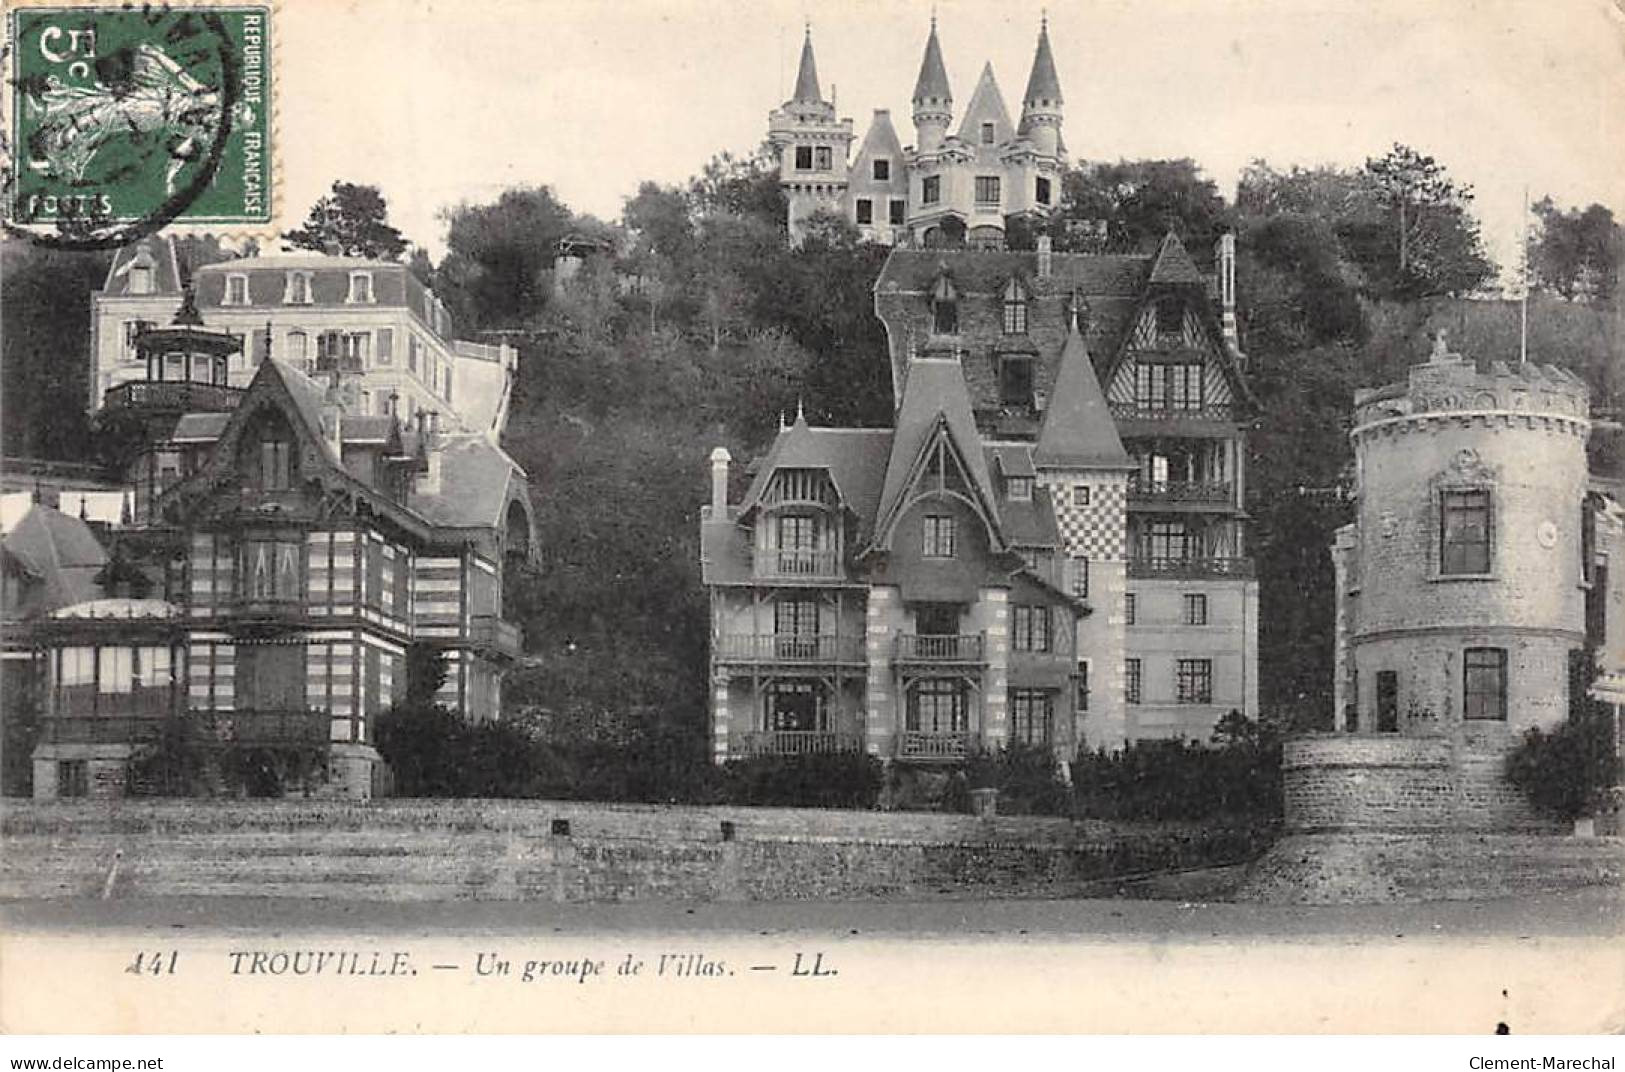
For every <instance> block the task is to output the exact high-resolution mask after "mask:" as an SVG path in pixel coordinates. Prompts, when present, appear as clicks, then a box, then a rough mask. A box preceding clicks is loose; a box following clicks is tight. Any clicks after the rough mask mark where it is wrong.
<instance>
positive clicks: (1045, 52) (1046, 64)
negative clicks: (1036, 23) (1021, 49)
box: [1021, 19, 1061, 104]
mask: <svg viewBox="0 0 1625 1072" xmlns="http://www.w3.org/2000/svg"><path fill="white" fill-rule="evenodd" d="M1021 100H1022V103H1023V104H1033V103H1036V102H1038V101H1041V100H1045V101H1051V102H1053V103H1055V104H1060V103H1061V79H1060V76H1059V75H1057V74H1056V73H1055V57H1054V55H1052V54H1051V53H1050V48H1049V20H1048V19H1045V20H1044V24H1043V25H1042V26H1041V27H1039V30H1038V50H1037V51H1036V52H1034V53H1033V69H1032V73H1031V74H1029V75H1028V76H1027V92H1026V93H1025V94H1023V95H1022V98H1021Z"/></svg>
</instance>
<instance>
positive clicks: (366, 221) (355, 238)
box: [282, 182, 407, 261]
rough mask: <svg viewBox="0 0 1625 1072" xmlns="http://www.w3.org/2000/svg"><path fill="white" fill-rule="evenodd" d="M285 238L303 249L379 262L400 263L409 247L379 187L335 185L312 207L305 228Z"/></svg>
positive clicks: (354, 184) (343, 183)
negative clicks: (393, 223)
mask: <svg viewBox="0 0 1625 1072" xmlns="http://www.w3.org/2000/svg"><path fill="white" fill-rule="evenodd" d="M282 237H283V239H284V240H286V241H288V242H291V243H292V244H293V245H295V246H298V247H299V248H300V249H314V250H318V251H321V252H333V253H338V254H341V255H343V256H346V257H365V258H367V259H368V260H379V261H393V260H399V259H400V256H401V254H402V253H404V252H406V246H407V242H406V239H405V238H404V237H402V236H401V232H400V231H398V230H396V229H395V228H394V227H391V226H390V225H389V206H388V204H387V203H386V202H385V201H384V195H383V194H382V193H380V192H379V191H378V187H376V186H362V185H358V184H356V183H349V182H335V183H334V184H333V190H332V192H331V193H329V194H325V195H323V196H322V197H321V198H319V199H318V200H317V202H316V203H315V204H314V205H312V206H311V208H310V215H309V216H308V217H306V219H305V225H304V226H303V227H301V228H299V229H298V230H296V231H288V232H286V233H285V234H283V236H282Z"/></svg>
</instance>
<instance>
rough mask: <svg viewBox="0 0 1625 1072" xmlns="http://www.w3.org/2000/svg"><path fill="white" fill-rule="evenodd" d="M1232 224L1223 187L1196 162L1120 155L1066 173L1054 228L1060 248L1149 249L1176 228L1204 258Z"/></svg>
mask: <svg viewBox="0 0 1625 1072" xmlns="http://www.w3.org/2000/svg"><path fill="white" fill-rule="evenodd" d="M1229 222H1230V210H1229V209H1228V208H1227V207H1226V206H1225V203H1224V198H1223V197H1221V196H1220V194H1219V188H1218V186H1216V185H1215V184H1214V182H1213V180H1212V179H1210V178H1208V177H1207V176H1206V175H1203V174H1202V169H1201V167H1200V166H1198V165H1197V163H1196V162H1195V161H1194V160H1189V159H1181V160H1119V161H1117V162H1116V163H1092V164H1082V165H1080V166H1079V167H1076V168H1073V169H1071V170H1070V171H1068V172H1067V173H1066V175H1065V176H1064V177H1063V178H1062V180H1061V203H1060V210H1059V212H1058V213H1057V215H1056V220H1055V222H1054V224H1053V225H1052V234H1053V235H1054V237H1055V240H1056V248H1058V249H1068V250H1077V251H1080V252H1102V251H1114V252H1123V253H1135V252H1140V253H1144V252H1149V251H1151V250H1153V249H1155V248H1156V245H1157V243H1158V242H1159V241H1161V240H1162V236H1163V235H1165V234H1167V233H1168V231H1169V230H1170V229H1171V230H1173V231H1175V232H1177V233H1178V234H1179V236H1180V238H1181V239H1182V240H1183V241H1184V242H1185V244H1186V246H1187V247H1189V248H1190V249H1191V250H1192V251H1193V252H1194V253H1195V254H1196V255H1197V256H1198V257H1201V256H1202V255H1203V254H1204V253H1205V252H1206V251H1207V250H1210V249H1212V248H1213V244H1214V243H1215V242H1216V241H1217V240H1218V237H1219V235H1220V234H1221V233H1222V232H1223V231H1225V230H1227V229H1228V227H1229ZM1102 224H1103V225H1104V232H1103V233H1102V231H1101V230H1100V228H1101V225H1102Z"/></svg>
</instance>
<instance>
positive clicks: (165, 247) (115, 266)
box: [102, 234, 181, 297]
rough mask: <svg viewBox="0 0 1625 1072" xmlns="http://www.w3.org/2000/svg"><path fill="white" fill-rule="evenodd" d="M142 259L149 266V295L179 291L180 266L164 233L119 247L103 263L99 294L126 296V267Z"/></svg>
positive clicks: (173, 246)
mask: <svg viewBox="0 0 1625 1072" xmlns="http://www.w3.org/2000/svg"><path fill="white" fill-rule="evenodd" d="M142 258H144V259H145V260H147V261H148V262H150V263H151V265H152V290H151V293H152V294H179V293H180V292H181V268H180V262H179V260H178V259H177V257H176V254H175V243H174V241H173V240H172V239H170V238H169V237H168V236H167V235H156V234H154V235H148V236H147V237H145V238H142V239H139V240H137V241H135V242H132V243H131V244H129V245H128V246H125V247H123V248H122V249H120V250H119V251H118V253H117V254H115V255H114V257H113V263H112V264H110V265H108V266H107V279H106V280H105V281H104V282H103V283H102V293H103V294H105V295H108V296H113V297H124V296H129V295H130V267H131V265H133V264H134V263H135V262H136V260H137V259H142Z"/></svg>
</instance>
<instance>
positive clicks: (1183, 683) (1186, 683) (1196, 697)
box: [1174, 659, 1213, 704]
mask: <svg viewBox="0 0 1625 1072" xmlns="http://www.w3.org/2000/svg"><path fill="white" fill-rule="evenodd" d="M1174 674H1175V678H1176V680H1175V684H1176V685H1177V686H1178V696H1179V702H1180V703H1182V704H1206V703H1212V702H1213V660H1212V659H1180V660H1179V661H1178V662H1177V663H1176V664H1175V667H1174Z"/></svg>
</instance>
